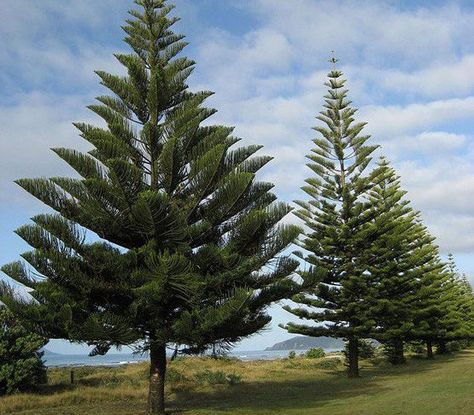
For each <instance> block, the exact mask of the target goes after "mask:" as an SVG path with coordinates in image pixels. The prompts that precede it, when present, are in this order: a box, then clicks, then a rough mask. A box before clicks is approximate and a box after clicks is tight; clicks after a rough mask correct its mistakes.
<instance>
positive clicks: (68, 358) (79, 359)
mask: <svg viewBox="0 0 474 415" xmlns="http://www.w3.org/2000/svg"><path fill="white" fill-rule="evenodd" d="M325 351H326V352H327V353H329V352H335V351H338V350H335V349H327V350H325ZM304 352H305V350H296V354H300V353H304ZM289 353H290V350H251V351H238V350H237V351H232V352H230V353H229V356H230V357H236V358H238V359H240V360H273V359H282V358H284V357H288V354H289ZM144 360H148V356H147V355H133V354H126V353H120V354H118V353H115V354H106V355H105V356H94V357H90V356H87V355H83V354H55V353H54V354H50V353H47V354H45V355H44V356H43V361H44V362H45V365H46V366H48V367H67V366H120V365H125V364H132V363H138V362H141V361H144Z"/></svg>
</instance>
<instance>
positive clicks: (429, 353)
mask: <svg viewBox="0 0 474 415" xmlns="http://www.w3.org/2000/svg"><path fill="white" fill-rule="evenodd" d="M426 357H427V358H428V359H433V342H432V341H431V340H427V341H426Z"/></svg>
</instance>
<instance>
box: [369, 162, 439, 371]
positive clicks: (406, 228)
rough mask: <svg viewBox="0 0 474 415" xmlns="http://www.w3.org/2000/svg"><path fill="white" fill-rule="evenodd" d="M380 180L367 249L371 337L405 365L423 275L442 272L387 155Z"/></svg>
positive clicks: (394, 360)
mask: <svg viewBox="0 0 474 415" xmlns="http://www.w3.org/2000/svg"><path fill="white" fill-rule="evenodd" d="M377 169H378V170H379V171H380V173H378V174H377V175H376V176H377V177H378V180H377V183H376V184H375V185H374V186H373V187H372V188H371V190H370V192H369V195H370V198H371V201H372V205H373V209H374V210H375V214H374V219H373V222H372V224H371V225H372V229H371V230H370V231H369V232H368V235H367V238H368V239H369V240H370V241H372V243H371V245H370V247H369V249H368V250H367V252H366V255H367V257H366V258H365V262H366V264H367V271H368V274H367V277H368V278H369V283H368V285H369V295H368V296H367V298H366V302H367V309H368V316H369V318H370V319H372V320H373V321H374V328H373V332H372V334H371V335H370V337H371V338H374V339H377V340H378V341H380V342H381V343H383V344H384V346H385V350H386V353H387V357H388V359H389V361H390V362H391V363H393V364H400V363H404V361H405V358H404V354H403V345H404V342H405V341H406V340H407V339H410V338H411V336H412V335H413V331H414V327H415V324H414V319H415V313H416V308H417V306H418V305H419V301H418V299H419V297H420V295H421V291H420V290H422V288H423V284H422V283H423V281H424V280H425V279H424V276H425V275H426V274H429V273H435V272H440V271H441V270H442V269H443V264H442V263H441V262H440V261H439V258H438V249H437V247H436V246H435V245H434V244H433V242H434V238H433V237H432V236H431V235H430V234H429V233H428V232H427V230H426V228H425V227H424V226H423V225H422V224H421V220H420V213H419V212H416V211H414V210H413V209H412V208H411V206H410V202H409V201H408V200H407V199H406V198H405V195H406V192H405V191H403V190H402V189H401V185H400V177H399V176H397V174H396V173H395V170H394V169H393V168H392V167H391V166H390V164H389V163H388V161H387V160H386V159H385V158H384V157H382V158H381V159H380V160H379V162H378V165H377Z"/></svg>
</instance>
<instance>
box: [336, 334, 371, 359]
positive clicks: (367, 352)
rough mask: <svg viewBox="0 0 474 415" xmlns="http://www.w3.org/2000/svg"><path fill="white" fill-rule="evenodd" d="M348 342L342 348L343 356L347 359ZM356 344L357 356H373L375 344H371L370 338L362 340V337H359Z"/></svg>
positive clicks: (362, 357)
mask: <svg viewBox="0 0 474 415" xmlns="http://www.w3.org/2000/svg"><path fill="white" fill-rule="evenodd" d="M348 344H349V343H347V342H346V346H345V348H344V356H346V360H347V356H348V352H349V350H348ZM358 346H359V358H361V359H371V358H373V357H374V356H375V349H376V348H375V346H374V345H373V343H372V341H370V340H364V339H361V340H359V342H358Z"/></svg>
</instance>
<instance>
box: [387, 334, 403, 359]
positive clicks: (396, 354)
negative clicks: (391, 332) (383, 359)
mask: <svg viewBox="0 0 474 415" xmlns="http://www.w3.org/2000/svg"><path fill="white" fill-rule="evenodd" d="M388 347H389V356H388V360H389V361H390V363H391V364H392V365H402V364H403V363H405V362H406V359H405V355H404V354H403V340H402V339H398V338H397V339H392V340H390V342H389V346H388Z"/></svg>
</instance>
